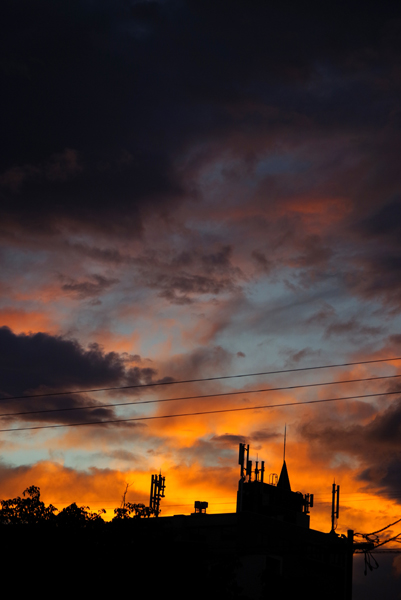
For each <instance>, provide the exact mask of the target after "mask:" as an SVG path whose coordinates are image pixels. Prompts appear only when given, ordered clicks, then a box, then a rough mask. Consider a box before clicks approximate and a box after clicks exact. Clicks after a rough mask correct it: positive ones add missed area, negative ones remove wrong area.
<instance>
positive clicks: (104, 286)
mask: <svg viewBox="0 0 401 600" xmlns="http://www.w3.org/2000/svg"><path fill="white" fill-rule="evenodd" d="M91 279H92V281H79V282H78V281H74V280H71V281H69V282H68V283H64V284H63V285H62V286H61V289H62V290H63V291H64V292H67V293H72V294H74V295H76V296H77V297H78V298H79V299H81V300H82V299H84V298H92V297H94V296H95V297H96V296H98V295H99V294H102V293H103V292H105V291H106V290H108V289H110V288H111V287H112V286H113V285H114V284H115V283H118V279H113V278H107V277H104V276H103V275H98V274H94V275H92V277H91Z"/></svg>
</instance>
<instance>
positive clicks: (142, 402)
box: [0, 374, 401, 417]
mask: <svg viewBox="0 0 401 600" xmlns="http://www.w3.org/2000/svg"><path fill="white" fill-rule="evenodd" d="M395 377H401V374H397V375H382V376H377V377H363V378H360V379H344V380H340V381H322V382H320V383H305V384H300V385H288V386H282V387H276V388H262V389H258V390H242V391H236V392H219V393H216V394H202V395H198V396H181V397H174V398H159V399H156V400H135V401H134V402H119V403H113V404H95V405H90V406H69V407H66V408H48V409H43V410H30V411H24V412H12V413H2V414H0V417H9V416H21V415H36V414H43V413H53V412H65V411H72V410H95V409H98V408H111V407H113V408H114V407H116V406H133V405H136V404H155V403H159V402H177V401H182V400H196V399H202V398H217V397H221V396H238V395H241V394H259V393H261V392H278V391H284V390H296V389H301V388H308V387H319V386H324V385H339V384H342V383H359V382H362V381H375V380H380V379H393V378H395ZM399 391H401V390H399Z"/></svg>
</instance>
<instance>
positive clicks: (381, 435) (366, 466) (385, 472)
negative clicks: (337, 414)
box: [300, 397, 401, 498]
mask: <svg viewBox="0 0 401 600" xmlns="http://www.w3.org/2000/svg"><path fill="white" fill-rule="evenodd" d="M300 433H301V435H302V437H303V438H304V439H305V440H306V441H307V442H308V443H310V444H311V445H312V449H315V450H316V449H317V448H320V452H321V453H322V452H324V453H325V454H326V455H327V454H328V453H331V454H332V455H333V454H335V453H344V454H346V455H348V456H350V457H353V458H356V459H357V460H358V464H359V467H358V469H357V479H359V481H360V482H363V483H365V484H366V489H372V490H381V491H382V492H383V493H384V494H386V495H388V496H389V497H390V498H391V497H394V495H395V494H397V493H398V491H399V478H398V476H397V473H399V470H400V468H401V453H400V451H399V439H400V435H401V400H400V399H399V398H394V397H393V400H392V401H391V405H390V406H388V407H387V408H385V409H383V410H377V411H376V414H375V415H374V416H373V418H370V419H369V421H368V422H367V423H365V424H349V425H347V424H342V425H340V424H338V423H336V422H335V420H333V421H332V422H331V423H330V424H328V423H326V424H325V423H324V422H318V421H311V422H309V423H306V422H305V423H303V424H302V425H301V426H300Z"/></svg>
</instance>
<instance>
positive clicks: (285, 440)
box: [283, 423, 287, 462]
mask: <svg viewBox="0 0 401 600" xmlns="http://www.w3.org/2000/svg"><path fill="white" fill-rule="evenodd" d="M286 442H287V423H286V424H285V426H284V454H283V462H285V444H286Z"/></svg>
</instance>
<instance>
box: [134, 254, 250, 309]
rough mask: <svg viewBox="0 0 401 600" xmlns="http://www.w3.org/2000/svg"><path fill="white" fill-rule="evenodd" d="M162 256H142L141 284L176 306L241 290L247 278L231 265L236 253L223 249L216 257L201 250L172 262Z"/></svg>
mask: <svg viewBox="0 0 401 600" xmlns="http://www.w3.org/2000/svg"><path fill="white" fill-rule="evenodd" d="M169 252H171V251H167V252H166V253H164V254H163V255H162V254H161V253H155V252H153V253H149V254H147V255H143V256H139V257H137V258H136V259H135V261H134V263H135V264H136V265H137V266H138V269H139V273H140V275H141V283H142V285H143V284H145V285H147V286H148V287H150V288H152V289H156V290H158V291H159V296H160V297H161V298H165V299H167V300H168V301H169V302H171V303H173V304H191V303H192V302H194V301H196V300H198V299H200V298H201V297H202V296H203V295H219V294H222V293H225V292H233V291H235V290H238V289H239V285H238V282H239V280H241V279H242V278H243V274H242V273H241V271H240V269H239V268H238V267H235V266H234V265H233V264H232V262H231V256H232V249H231V247H230V246H222V247H220V248H217V249H216V252H213V253H204V252H201V251H200V250H198V249H196V248H195V249H192V250H191V251H187V252H179V253H177V254H176V255H173V256H171V257H170V258H169V257H168V256H166V254H168V253H169Z"/></svg>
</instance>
